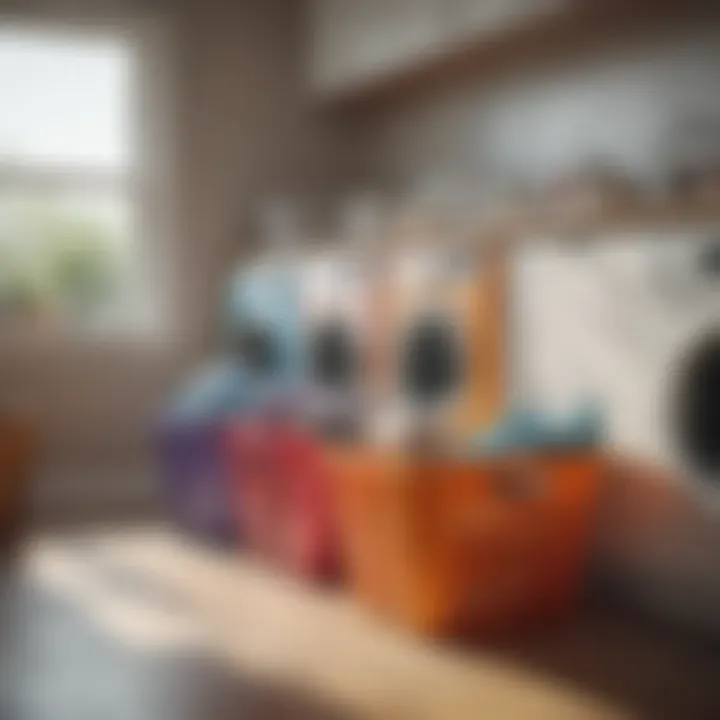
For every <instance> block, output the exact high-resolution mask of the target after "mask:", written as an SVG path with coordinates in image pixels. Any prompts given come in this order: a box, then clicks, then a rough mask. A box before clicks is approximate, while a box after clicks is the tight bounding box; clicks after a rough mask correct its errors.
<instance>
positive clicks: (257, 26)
mask: <svg viewBox="0 0 720 720" xmlns="http://www.w3.org/2000/svg"><path fill="white" fill-rule="evenodd" d="M69 4H70V5H72V6H73V10H72V12H71V13H70V17H71V18H72V17H75V16H76V14H77V13H78V5H82V3H77V2H73V3H69ZM14 5H15V6H16V7H17V3H15V4H14ZM94 5H95V7H96V8H97V3H94ZM110 5H112V6H113V10H112V12H114V13H117V16H118V17H122V16H123V13H124V6H126V5H133V6H134V7H138V4H137V3H132V4H130V3H122V2H116V3H108V5H107V7H109V6H110ZM167 7H168V8H169V10H167V11H165V10H163V8H162V7H161V6H160V5H159V4H158V8H157V10H156V11H155V12H154V13H153V16H154V18H155V20H156V21H157V23H156V24H158V25H159V26H160V27H161V28H163V29H164V30H166V31H167V33H168V38H169V40H170V42H169V45H168V47H169V51H170V55H169V56H168V59H167V60H168V62H167V63H166V66H165V70H166V76H167V77H168V78H169V79H170V80H171V81H172V82H173V84H174V87H173V88H172V90H173V92H172V93H171V94H170V96H169V98H168V100H169V101H171V104H170V105H169V109H170V112H169V114H168V120H169V124H168V125H167V126H166V127H165V128H162V127H161V128H156V131H157V135H156V140H157V141H158V142H160V141H166V142H167V146H168V149H169V150H170V152H169V153H168V158H167V159H168V160H169V161H170V163H171V164H170V165H168V167H167V168H166V170H169V173H166V175H165V176H164V178H163V181H162V183H163V189H164V191H165V195H164V197H165V199H166V200H167V201H168V204H167V206H163V207H162V208H159V209H160V210H161V211H162V212H163V213H165V214H168V213H169V215H170V216H171V217H169V219H170V220H171V221H172V222H171V223H170V224H171V226H172V231H171V233H170V237H168V238H163V244H162V245H158V246H157V247H158V248H159V249H160V252H159V253H158V261H159V263H160V265H159V268H160V270H161V269H162V266H170V267H172V268H173V272H172V273H169V274H167V275H169V277H170V278H171V279H174V283H173V287H172V288H171V289H172V299H173V303H172V309H174V311H175V313H176V316H177V319H178V321H179V324H178V329H179V334H178V338H177V340H178V341H179V342H178V343H170V344H166V345H160V346H158V347H146V346H143V345H142V344H137V345H128V344H127V343H122V342H120V343H105V344H104V345H103V344H98V345H96V346H95V347H87V346H85V345H83V344H77V343H74V344H70V345H69V346H66V347H62V348H57V347H49V348H45V349H43V350H31V349H23V348H19V347H9V348H8V347H5V348H0V390H2V391H3V394H4V395H7V396H8V397H9V398H10V400H11V403H12V404H14V405H15V406H17V407H18V408H20V409H22V410H24V411H26V412H27V413H29V414H30V415H32V416H33V417H35V418H37V420H38V423H39V426H40V428H41V430H42V433H43V436H44V441H45V442H44V450H45V452H44V461H45V462H44V466H45V468H46V470H47V472H46V473H45V475H46V477H45V479H44V481H43V486H42V488H41V493H40V494H41V496H42V499H43V502H44V504H45V505H46V506H47V505H49V506H51V507H54V506H56V504H57V503H60V504H62V505H64V506H65V505H78V504H82V503H93V504H95V503H98V502H99V503H103V502H105V501H108V502H112V504H114V505H116V506H118V505H119V504H120V503H122V502H125V501H127V502H132V501H133V500H135V499H138V498H142V497H144V496H147V495H148V494H149V493H150V492H151V490H152V480H151V479H150V478H149V477H148V476H147V475H146V474H144V473H143V472H141V469H143V468H144V466H145V465H146V464H147V463H146V461H147V457H148V456H147V445H148V439H149V435H148V428H149V427H150V426H151V424H152V419H153V417H154V416H155V415H156V413H157V411H158V409H159V408H160V407H162V404H163V402H164V401H165V399H166V397H167V394H168V392H169V390H170V389H171V388H172V387H173V386H174V384H175V383H176V382H177V381H178V379H179V378H181V377H182V376H183V374H184V372H185V369H186V368H187V367H188V366H190V365H191V364H192V363H193V362H194V361H196V360H197V359H199V358H203V357H206V356H207V354H208V353H209V352H211V349H212V347H213V340H214V337H215V333H216V324H217V317H218V310H219V306H218V300H219V296H220V293H221V292H222V287H223V282H224V280H225V279H226V278H227V275H228V273H229V272H230V271H231V269H232V266H233V264H234V263H235V262H236V260H237V259H238V258H240V257H241V256H242V253H243V249H244V247H246V245H247V243H248V241H249V240H250V238H251V234H252V232H251V231H252V225H253V210H254V208H255V207H256V204H257V202H258V201H259V200H261V199H262V198H263V197H264V196H265V195H266V194H267V193H268V192H273V191H276V190H280V191H286V190H287V191H293V190H302V191H307V190H308V189H310V190H312V189H315V188H318V187H320V188H322V187H324V186H325V185H326V184H327V182H328V178H329V177H330V171H331V162H330V160H331V159H332V157H333V156H332V153H330V152H328V151H327V150H328V149H330V148H331V145H332V143H331V140H330V139H329V137H327V136H326V134H325V132H324V129H323V127H322V124H321V122H320V121H319V119H318V118H316V117H314V115H313V112H312V110H311V108H310V107H309V105H308V103H307V102H306V99H305V95H304V88H303V83H304V81H303V72H304V62H303V57H302V55H303V52H304V47H303V43H302V40H303V35H302V28H303V22H304V21H303V17H302V7H301V4H300V3H297V2H294V1H293V0H235V1H234V2H217V1H215V0H197V1H194V0H192V1H190V0H188V1H186V2H182V3H167ZM54 12H57V5H55V6H54ZM109 12H110V11H108V13H109ZM41 14H42V13H41ZM80 15H81V16H82V13H80ZM94 15H95V16H100V17H102V16H103V13H102V12H100V13H98V11H97V9H96V11H95V12H94ZM108 16H110V15H108ZM168 132H169V133H171V135H169V136H168V135H167V134H166V133H168ZM168 190H171V192H167V191H168ZM157 279H158V281H159V282H164V281H165V280H166V279H167V277H166V273H163V272H158V275H157ZM138 467H139V468H140V469H138ZM126 468H127V470H125V469H126Z"/></svg>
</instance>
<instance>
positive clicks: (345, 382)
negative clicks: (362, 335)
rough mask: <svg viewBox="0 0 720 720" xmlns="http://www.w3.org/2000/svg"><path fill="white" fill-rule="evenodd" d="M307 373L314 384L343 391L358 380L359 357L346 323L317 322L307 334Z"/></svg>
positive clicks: (335, 321) (334, 321)
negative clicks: (308, 335) (316, 325)
mask: <svg viewBox="0 0 720 720" xmlns="http://www.w3.org/2000/svg"><path fill="white" fill-rule="evenodd" d="M309 358H310V374H311V377H312V379H313V381H314V382H315V383H317V385H319V386H321V387H323V388H326V389H328V390H339V391H346V390H350V389H352V388H353V387H355V386H356V385H357V383H358V380H359V374H360V366H361V357H360V348H359V346H358V343H357V341H356V338H355V336H354V334H353V332H352V331H351V329H350V328H349V327H348V325H347V323H344V322H343V321H341V320H330V321H328V322H325V323H322V324H321V325H319V326H318V327H317V328H316V330H315V332H314V333H313V334H312V336H311V338H310V347H309Z"/></svg>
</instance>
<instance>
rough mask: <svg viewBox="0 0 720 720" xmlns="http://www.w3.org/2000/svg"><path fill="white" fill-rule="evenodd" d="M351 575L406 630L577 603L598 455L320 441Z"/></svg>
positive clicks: (541, 615) (547, 611)
mask: <svg viewBox="0 0 720 720" xmlns="http://www.w3.org/2000/svg"><path fill="white" fill-rule="evenodd" d="M329 455H330V457H331V461H332V463H333V465H334V469H335V475H336V477H337V482H338V488H337V489H338V495H337V497H338V504H339V509H340V513H341V519H342V530H343V535H344V537H343V542H344V549H345V553H346V562H347V564H348V571H349V574H350V580H351V583H352V584H353V586H354V589H355V592H356V594H357V595H358V596H359V598H360V599H361V600H362V601H364V602H365V603H366V604H368V605H370V606H372V607H374V608H375V609H376V610H378V611H380V612H381V613H383V614H384V615H386V616H389V617H391V618H393V619H394V620H396V621H398V622H400V623H402V624H403V625H406V626H408V627H410V628H412V629H415V630H418V631H421V632H425V633H429V634H438V635H454V634H470V633H472V634H476V633H479V634H489V633H493V632H497V631H507V630H512V629H514V628H517V627H520V626H523V625H525V624H526V623H528V622H531V621H535V622H538V621H541V620H543V619H550V618H552V617H557V616H561V615H562V614H564V613H566V612H568V611H570V610H571V609H572V607H573V605H574V603H575V601H576V600H577V598H578V596H579V593H580V590H581V581H582V572H583V567H584V561H585V558H586V555H587V552H588V547H589V540H590V535H591V532H592V528H593V518H594V515H595V511H596V506H597V490H598V486H599V479H600V475H601V472H602V459H601V457H600V456H599V455H597V454H594V453H592V452H578V453H572V454H569V453H568V454H559V453H558V454H552V455H550V454H548V455H543V454H535V455H528V456H523V457H506V458H501V459H497V460H492V461H488V462H479V463H470V462H460V461H456V460H448V459H435V460H428V459H420V458H412V457H410V456H407V455H402V454H397V455H392V454H382V453H379V452H374V451H372V450H368V449H364V450H363V449H359V448H358V449H351V448H332V449H331V450H329Z"/></svg>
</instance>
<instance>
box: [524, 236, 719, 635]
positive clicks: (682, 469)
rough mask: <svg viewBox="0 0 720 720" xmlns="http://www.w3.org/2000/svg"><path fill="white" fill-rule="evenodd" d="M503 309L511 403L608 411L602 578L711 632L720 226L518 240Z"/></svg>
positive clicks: (714, 614) (715, 600)
mask: <svg viewBox="0 0 720 720" xmlns="http://www.w3.org/2000/svg"><path fill="white" fill-rule="evenodd" d="M514 304H515V306H514V333H515V338H514V339H515V351H516V352H515V358H516V368H515V371H516V389H517V392H518V394H519V395H520V396H521V397H522V400H523V401H524V402H530V403H532V404H534V405H537V406H539V407H540V408H548V409H552V410H558V409H563V408H569V407H571V406H575V405H577V404H578V403H583V402H587V401H597V402H599V403H600V404H601V405H602V406H603V408H604V410H605V412H606V418H607V425H608V440H609V443H610V445H611V447H612V449H613V450H616V451H617V454H618V457H619V458H621V459H622V462H621V463H619V464H618V471H617V474H616V477H615V478H614V479H613V480H611V491H610V492H609V493H608V498H607V504H606V507H605V508H604V511H605V512H604V515H603V524H604V527H603V528H602V529H601V540H600V543H601V548H600V549H601V551H602V554H603V557H604V560H605V564H606V566H607V567H608V568H609V570H610V573H611V575H612V574H613V573H614V575H615V578H616V579H617V580H618V583H619V584H620V585H621V586H624V589H626V590H627V591H628V592H629V593H630V594H632V595H633V596H634V597H635V598H636V599H640V600H641V601H642V602H643V603H644V604H646V605H651V606H653V607H654V608H656V609H658V610H661V611H663V612H664V613H666V614H670V615H672V616H674V617H677V618H678V619H682V620H686V621H690V622H693V623H695V624H699V625H700V626H702V627H704V628H705V627H706V628H713V629H717V630H719V631H720V228H703V229H696V230H692V231H687V232H652V233H636V234H627V235H615V236H607V237H599V238H597V239H595V240H594V241H592V242H587V241H582V242H580V241H578V242H577V243H571V242H553V241H551V240H542V239H535V240H532V241H528V242H527V243H525V244H523V245H521V246H520V247H519V248H518V250H517V253H516V257H515V263H514Z"/></svg>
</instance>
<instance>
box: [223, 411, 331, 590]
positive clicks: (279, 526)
mask: <svg viewBox="0 0 720 720" xmlns="http://www.w3.org/2000/svg"><path fill="white" fill-rule="evenodd" d="M226 443H227V446H226V447H227V455H228V465H229V470H230V477H231V482H232V484H233V493H234V496H235V498H236V500H235V502H234V507H235V508H236V513H237V516H238V522H239V524H240V525H241V526H242V527H243V530H244V535H245V539H246V541H247V544H248V545H249V546H250V547H251V548H252V549H254V550H255V551H257V552H258V553H259V554H260V555H262V556H263V557H265V558H266V559H268V560H270V561H271V562H273V563H274V564H275V565H276V566H278V567H282V568H284V569H285V570H287V571H289V572H290V573H292V574H293V575H296V576H299V577H304V578H306V579H310V580H329V579H333V578H334V577H336V576H337V572H338V564H339V560H338V558H339V540H338V535H337V522H336V510H335V503H334V501H333V495H332V493H333V491H334V487H333V486H332V485H331V482H330V478H329V475H328V466H327V462H326V458H325V454H324V450H323V447H322V445H321V444H320V443H319V441H318V440H317V439H316V438H315V436H314V434H313V433H312V431H311V430H310V429H309V428H308V427H306V426H304V425H302V424H301V423H300V422H298V421H295V420H283V419H277V418H272V417H267V416H263V415H262V414H258V415H256V416H254V417H248V418H244V419H239V420H237V421H236V422H234V423H233V424H232V425H230V426H229V427H228V430H227V433H226Z"/></svg>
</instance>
